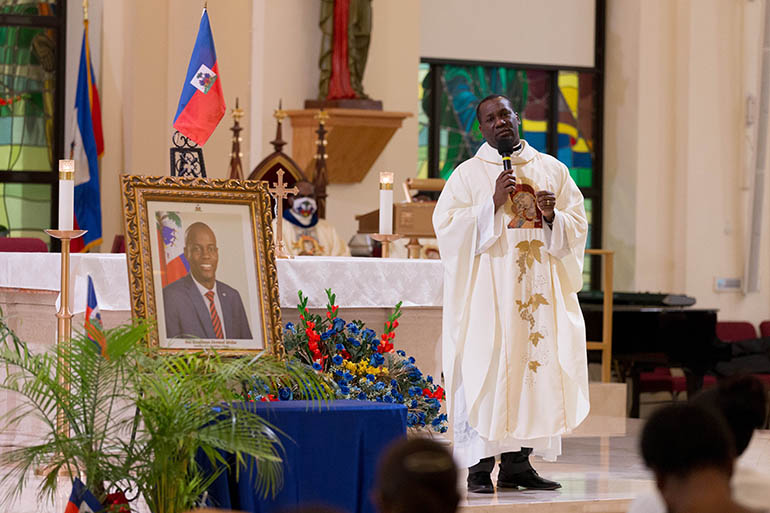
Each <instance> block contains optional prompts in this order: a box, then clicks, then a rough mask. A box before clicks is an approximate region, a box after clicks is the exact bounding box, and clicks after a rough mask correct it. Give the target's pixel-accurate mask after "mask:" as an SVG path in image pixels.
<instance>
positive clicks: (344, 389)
mask: <svg viewBox="0 0 770 513" xmlns="http://www.w3.org/2000/svg"><path fill="white" fill-rule="evenodd" d="M340 392H342V395H348V394H350V389H349V388H348V387H346V386H345V385H340Z"/></svg>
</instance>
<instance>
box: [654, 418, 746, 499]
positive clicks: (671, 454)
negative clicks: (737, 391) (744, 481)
mask: <svg viewBox="0 0 770 513" xmlns="http://www.w3.org/2000/svg"><path fill="white" fill-rule="evenodd" d="M641 450H642V458H644V462H645V463H646V464H647V466H648V467H649V468H650V469H651V470H652V471H653V472H655V475H656V478H657V480H658V483H659V485H660V481H661V479H664V478H665V477H667V476H677V477H686V476H688V475H689V474H690V473H692V472H693V471H695V470H702V469H704V468H715V469H718V470H720V471H723V472H724V473H725V474H726V476H727V478H728V479H729V477H730V476H731V475H732V471H733V460H734V459H735V446H734V445H733V438H732V434H731V433H730V429H729V428H728V427H727V423H726V422H725V420H724V418H723V417H722V416H721V415H719V414H717V413H715V412H714V411H713V410H712V409H709V408H703V407H702V406H699V405H695V404H674V405H671V406H666V407H663V408H660V409H659V410H657V411H656V412H655V413H653V414H652V416H650V418H649V420H648V421H647V423H646V424H645V426H644V429H643V430H642V438H641Z"/></svg>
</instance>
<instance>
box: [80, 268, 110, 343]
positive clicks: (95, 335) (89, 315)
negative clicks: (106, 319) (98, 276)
mask: <svg viewBox="0 0 770 513" xmlns="http://www.w3.org/2000/svg"><path fill="white" fill-rule="evenodd" d="M85 321H86V322H85V330H86V334H87V335H88V338H90V339H91V340H92V341H93V343H94V344H96V345H97V346H99V349H100V350H101V353H102V356H105V354H106V346H107V340H106V339H105V338H104V332H103V331H102V329H103V328H102V315H101V313H100V312H99V303H98V302H97V300H96V289H94V280H93V279H92V278H91V275H90V274H89V275H88V298H87V301H86V314H85Z"/></svg>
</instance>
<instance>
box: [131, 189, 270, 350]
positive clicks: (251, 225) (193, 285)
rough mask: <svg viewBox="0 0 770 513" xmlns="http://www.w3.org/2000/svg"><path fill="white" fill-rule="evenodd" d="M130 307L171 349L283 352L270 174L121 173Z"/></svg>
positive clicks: (153, 335) (155, 340) (163, 345)
mask: <svg viewBox="0 0 770 513" xmlns="http://www.w3.org/2000/svg"><path fill="white" fill-rule="evenodd" d="M121 190H122V193H123V194H122V196H123V217H124V223H125V239H126V259H127V262H128V276H129V289H130V293H131V310H132V313H133V315H134V317H136V318H142V319H150V320H153V321H155V326H156V328H155V329H154V330H153V331H152V333H151V335H150V341H149V343H150V344H151V345H157V346H158V347H159V348H160V349H161V350H167V351H185V350H192V351H200V350H203V349H216V350H217V351H218V352H220V353H222V354H247V353H254V352H261V351H269V352H271V353H273V354H278V355H282V354H283V346H282V338H281V310H280V306H279V302H278V279H277V271H276V266H275V254H274V251H273V245H272V244H271V241H272V229H271V224H270V223H271V215H270V195H269V193H268V192H267V185H266V184H265V183H264V182H258V181H249V180H243V181H241V180H220V179H205V178H189V177H174V176H162V177H161V176H140V175H121Z"/></svg>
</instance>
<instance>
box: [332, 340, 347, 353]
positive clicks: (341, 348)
mask: <svg viewBox="0 0 770 513" xmlns="http://www.w3.org/2000/svg"><path fill="white" fill-rule="evenodd" d="M334 348H335V349H336V350H337V351H344V350H345V346H343V345H342V344H340V343H339V342H337V345H336V346H334Z"/></svg>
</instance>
